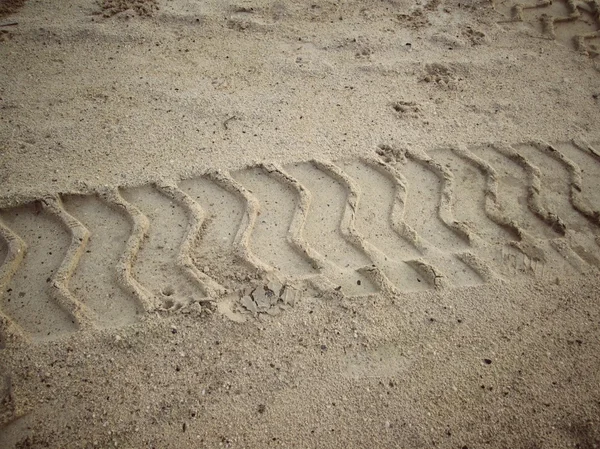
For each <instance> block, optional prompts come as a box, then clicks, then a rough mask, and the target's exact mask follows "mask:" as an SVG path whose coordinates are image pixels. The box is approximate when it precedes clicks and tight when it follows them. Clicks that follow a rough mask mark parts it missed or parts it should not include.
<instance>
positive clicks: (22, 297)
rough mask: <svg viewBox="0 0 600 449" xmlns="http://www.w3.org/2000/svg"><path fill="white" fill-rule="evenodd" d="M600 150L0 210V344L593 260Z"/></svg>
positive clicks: (282, 174)
mask: <svg viewBox="0 0 600 449" xmlns="http://www.w3.org/2000/svg"><path fill="white" fill-rule="evenodd" d="M599 189H600V153H599V152H598V151H597V150H596V149H594V147H592V146H591V145H589V144H587V143H585V142H583V141H580V140H574V141H573V142H570V143H559V144H548V143H546V142H541V141H535V142H529V143H526V144H522V145H516V146H509V145H485V146H482V147H476V148H465V147H462V146H455V147H450V148H447V149H443V148H440V149H433V150H430V151H429V152H428V154H426V153H424V152H421V151H416V150H413V149H410V150H406V149H395V148H391V147H388V146H384V145H382V146H380V147H379V149H378V150H377V151H376V152H375V154H374V155H373V157H367V158H362V159H358V160H342V161H336V162H329V161H310V162H298V163H296V164H290V165H288V166H286V167H280V166H279V165H277V164H272V163H269V164H260V165H256V166H252V167H248V168H246V169H243V170H240V171H237V172H235V173H234V174H233V176H232V175H230V174H229V173H226V172H222V171H213V172H209V173H207V174H205V175H204V176H201V177H199V178H194V179H189V180H184V181H182V182H181V183H179V185H177V184H176V183H174V182H169V181H161V182H159V183H157V184H156V185H152V186H150V185H147V186H142V187H136V188H127V189H123V190H119V189H103V190H100V191H98V192H97V194H96V195H65V196H62V197H58V196H45V197H43V198H41V199H40V200H38V201H36V202H34V203H29V204H26V205H24V206H18V207H13V208H7V209H4V210H0V261H1V262H2V264H1V265H0V287H1V289H2V290H1V292H0V293H1V295H0V347H3V346H6V345H7V344H12V343H13V342H14V343H15V344H17V342H19V341H21V342H26V341H28V340H31V341H39V340H49V339H55V338H60V337H61V336H63V335H66V334H70V333H73V332H75V331H77V330H78V329H90V328H96V327H98V328H105V327H120V326H125V325H128V324H129V323H132V322H135V321H137V320H139V319H144V318H145V317H147V316H148V315H149V314H148V312H152V311H174V310H177V309H180V308H185V307H186V306H188V305H191V304H192V303H206V302H211V303H214V302H217V306H218V310H219V311H221V312H222V313H224V314H225V315H226V316H228V317H229V318H231V319H239V318H240V317H241V319H244V317H243V316H242V315H239V314H236V309H235V308H236V307H239V308H240V310H243V308H245V309H246V310H247V311H250V313H252V314H254V315H255V316H257V315H258V313H262V314H270V315H276V314H278V313H281V311H284V310H287V309H288V308H289V307H291V306H293V305H294V303H295V301H297V300H298V299H299V297H300V296H301V294H302V292H306V291H308V292H312V294H314V293H315V290H316V293H317V294H320V296H325V297H337V298H340V297H344V296H347V297H355V298H363V299H364V298H366V297H373V295H374V294H376V293H383V294H385V295H388V296H396V297H397V296H398V295H401V294H404V293H408V292H414V291H419V290H426V289H430V288H453V287H461V286H469V285H477V284H480V283H482V282H487V281H492V282H493V281H498V280H499V279H501V278H499V277H498V273H499V274H500V275H502V276H503V277H504V279H505V280H511V281H518V280H528V279H529V278H530V277H532V276H537V277H542V278H548V277H551V278H554V279H557V278H560V277H562V276H569V275H572V274H577V273H587V272H589V270H590V269H591V268H592V267H598V266H600V245H598V244H597V242H598V241H600V212H598V211H599V210H600V207H599V206H600V200H598V197H597V195H596V192H597V191H598V190H599Z"/></svg>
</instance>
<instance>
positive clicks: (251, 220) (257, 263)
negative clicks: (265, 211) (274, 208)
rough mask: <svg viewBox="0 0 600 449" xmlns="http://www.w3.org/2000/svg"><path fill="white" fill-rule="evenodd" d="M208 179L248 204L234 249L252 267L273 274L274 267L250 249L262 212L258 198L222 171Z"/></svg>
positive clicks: (211, 174) (213, 173)
mask: <svg viewBox="0 0 600 449" xmlns="http://www.w3.org/2000/svg"><path fill="white" fill-rule="evenodd" d="M206 176H207V178H208V179H210V180H211V181H213V182H215V183H216V184H217V185H219V186H220V187H222V188H223V189H225V190H227V191H228V192H230V193H232V194H234V195H236V196H237V197H239V198H241V199H242V200H244V202H245V203H246V209H245V211H244V218H243V219H242V223H241V224H240V228H239V229H238V232H237V234H236V236H235V240H234V247H235V252H236V254H237V255H238V257H239V258H240V259H241V260H243V261H244V262H246V263H247V264H249V265H250V266H251V267H253V268H255V269H256V270H258V271H261V272H263V273H271V272H273V271H275V270H274V268H273V267H271V266H270V265H268V264H267V263H265V262H263V261H262V260H260V259H259V258H258V257H257V256H256V255H255V254H254V253H253V252H252V249H251V247H250V238H251V237H252V232H253V231H254V226H255V224H256V218H257V217H258V214H259V212H260V204H259V202H258V200H257V199H256V197H255V196H254V195H252V193H251V192H250V191H249V190H248V189H246V188H245V187H244V186H243V185H241V184H240V183H239V182H237V181H236V180H235V179H233V177H232V176H231V175H230V174H229V173H227V172H223V171H221V170H216V171H214V172H210V173H207V175H206Z"/></svg>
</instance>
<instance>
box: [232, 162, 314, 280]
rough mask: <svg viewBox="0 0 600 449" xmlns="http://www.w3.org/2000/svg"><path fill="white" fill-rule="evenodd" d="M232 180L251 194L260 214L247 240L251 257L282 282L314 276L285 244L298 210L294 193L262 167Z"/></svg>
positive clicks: (309, 265)
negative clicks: (264, 265) (266, 266)
mask: <svg viewBox="0 0 600 449" xmlns="http://www.w3.org/2000/svg"><path fill="white" fill-rule="evenodd" d="M233 176H234V178H235V179H236V180H237V181H238V182H239V183H240V184H241V185H243V186H244V187H245V188H246V189H247V190H248V191H249V192H251V193H252V195H253V197H254V199H255V200H256V201H257V203H258V207H259V210H260V212H259V216H258V217H257V219H256V223H255V226H254V227H253V229H252V234H251V236H250V237H249V240H248V244H249V246H250V248H251V251H252V253H253V254H256V256H257V257H258V259H260V260H261V261H263V262H264V263H266V264H267V265H268V266H269V267H270V268H269V271H270V272H272V274H273V275H275V276H276V278H278V279H280V280H281V281H284V280H287V279H293V278H295V279H299V278H300V279H302V278H307V277H312V276H314V275H315V274H316V270H315V267H314V264H313V263H311V261H310V260H307V258H306V257H303V255H302V253H299V252H297V251H296V248H295V247H294V245H291V244H290V242H289V240H288V234H289V232H288V231H289V228H290V226H291V223H292V221H293V218H294V214H295V211H296V208H297V204H296V203H297V195H296V192H295V191H294V190H293V189H291V188H289V187H288V186H286V185H284V184H283V185H282V184H281V183H279V182H278V181H277V180H276V179H273V177H271V176H269V173H268V172H267V171H266V170H265V169H264V168H262V167H257V168H252V169H249V170H242V171H239V172H236V173H234V175H233Z"/></svg>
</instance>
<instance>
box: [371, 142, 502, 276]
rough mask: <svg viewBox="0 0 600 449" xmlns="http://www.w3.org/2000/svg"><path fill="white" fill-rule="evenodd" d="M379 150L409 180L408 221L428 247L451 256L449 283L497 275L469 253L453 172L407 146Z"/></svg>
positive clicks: (447, 266)
mask: <svg viewBox="0 0 600 449" xmlns="http://www.w3.org/2000/svg"><path fill="white" fill-rule="evenodd" d="M378 153H379V154H380V156H382V157H383V158H384V159H385V160H386V161H387V162H389V163H394V164H395V165H396V166H397V168H398V170H399V171H400V172H401V173H402V174H403V175H404V177H405V179H406V183H407V196H406V199H407V201H406V207H405V211H406V212H405V220H406V221H407V222H408V223H409V224H410V227H411V228H412V229H415V230H416V231H417V233H418V235H420V236H421V240H424V241H426V242H427V245H426V246H427V247H435V248H438V249H439V250H440V251H441V252H443V253H445V254H447V255H449V256H450V258H449V259H447V261H448V262H447V264H446V265H444V270H445V271H446V275H447V276H448V277H449V280H450V284H451V285H455V286H463V285H477V284H480V283H481V282H483V280H484V279H486V278H487V279H491V278H493V277H494V275H493V273H492V272H491V270H490V269H489V268H488V267H487V265H486V264H485V263H482V262H481V261H480V260H479V258H478V257H476V256H473V255H472V254H470V250H471V247H470V242H471V240H472V239H473V236H472V233H471V231H470V229H469V228H468V227H467V226H466V225H465V224H464V223H459V222H457V221H456V220H455V219H454V218H453V212H452V205H451V201H452V197H453V186H452V182H453V179H452V173H451V172H450V171H449V170H448V169H446V168H444V167H442V166H441V165H439V164H437V163H436V162H435V161H433V160H432V159H431V158H430V157H429V156H427V155H425V154H422V153H417V152H415V151H410V150H406V149H396V148H391V147H389V146H386V145H382V146H380V148H379V150H378Z"/></svg>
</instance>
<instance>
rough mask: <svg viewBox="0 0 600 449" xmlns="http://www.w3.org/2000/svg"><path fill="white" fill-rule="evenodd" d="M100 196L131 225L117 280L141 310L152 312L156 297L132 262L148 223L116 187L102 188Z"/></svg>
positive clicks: (156, 303)
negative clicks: (142, 283)
mask: <svg viewBox="0 0 600 449" xmlns="http://www.w3.org/2000/svg"><path fill="white" fill-rule="evenodd" d="M100 196H101V198H103V199H104V200H105V201H107V202H108V203H109V204H111V205H112V206H113V207H115V208H116V209H117V210H119V211H120V212H121V213H122V214H123V215H124V216H125V217H127V219H128V220H129V223H130V226H131V231H130V236H129V238H128V239H127V243H126V244H125V248H124V250H123V254H122V255H121V257H120V258H119V261H118V263H117V280H118V282H119V284H120V285H121V286H122V288H123V289H125V291H128V292H130V293H131V295H132V296H133V297H134V298H135V300H136V301H137V303H138V305H139V306H140V307H141V308H142V310H144V311H145V312H152V311H154V310H156V308H157V307H158V301H157V299H156V297H155V296H153V295H152V294H151V293H150V292H149V291H147V290H146V288H145V287H143V286H142V285H141V284H140V283H139V282H138V280H137V279H136V277H135V276H134V275H133V264H134V263H135V260H136V258H137V255H138V253H139V251H140V249H141V247H142V244H143V242H144V240H145V239H146V237H147V235H148V229H149V227H150V223H149V222H148V219H147V218H146V217H145V216H144V214H142V213H141V212H140V211H139V209H137V208H135V207H134V206H132V205H131V204H129V203H128V202H127V201H125V199H124V198H123V197H122V196H121V193H120V192H119V190H118V189H108V190H103V191H101V192H100Z"/></svg>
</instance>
